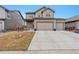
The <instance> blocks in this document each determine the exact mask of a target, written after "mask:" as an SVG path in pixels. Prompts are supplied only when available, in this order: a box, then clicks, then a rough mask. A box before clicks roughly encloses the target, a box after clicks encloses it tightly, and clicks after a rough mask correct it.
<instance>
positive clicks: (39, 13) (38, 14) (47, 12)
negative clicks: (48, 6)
mask: <svg viewBox="0 0 79 59" xmlns="http://www.w3.org/2000/svg"><path fill="white" fill-rule="evenodd" d="M43 10H45V9H42V10H40V11H38V12H36V14H35V17H36V18H38V17H45V18H46V17H47V18H53V17H54V13H53V12H52V11H51V10H45V11H44V13H43V14H41V12H42V11H43ZM46 15H50V16H46Z"/></svg>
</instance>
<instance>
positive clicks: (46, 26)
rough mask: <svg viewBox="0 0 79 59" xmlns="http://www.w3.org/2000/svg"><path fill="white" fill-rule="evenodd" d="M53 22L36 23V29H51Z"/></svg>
mask: <svg viewBox="0 0 79 59" xmlns="http://www.w3.org/2000/svg"><path fill="white" fill-rule="evenodd" d="M52 29H53V23H37V30H52Z"/></svg>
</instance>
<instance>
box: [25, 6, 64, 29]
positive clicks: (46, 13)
mask: <svg viewBox="0 0 79 59" xmlns="http://www.w3.org/2000/svg"><path fill="white" fill-rule="evenodd" d="M54 13H55V11H54V10H52V9H50V8H47V7H42V8H40V9H38V10H36V11H35V12H26V22H27V30H54V29H56V30H64V29H65V19H63V18H54Z"/></svg>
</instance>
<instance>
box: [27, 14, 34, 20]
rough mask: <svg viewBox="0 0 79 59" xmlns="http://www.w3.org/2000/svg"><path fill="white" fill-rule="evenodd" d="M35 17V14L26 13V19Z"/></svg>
mask: <svg viewBox="0 0 79 59" xmlns="http://www.w3.org/2000/svg"><path fill="white" fill-rule="evenodd" d="M33 18H34V14H27V15H26V19H33Z"/></svg>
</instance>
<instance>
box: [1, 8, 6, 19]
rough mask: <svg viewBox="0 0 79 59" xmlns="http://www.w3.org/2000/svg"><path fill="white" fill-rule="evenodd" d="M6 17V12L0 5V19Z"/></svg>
mask: <svg viewBox="0 0 79 59" xmlns="http://www.w3.org/2000/svg"><path fill="white" fill-rule="evenodd" d="M6 17H7V12H6V11H5V9H3V8H2V7H0V19H5V18H6Z"/></svg>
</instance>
